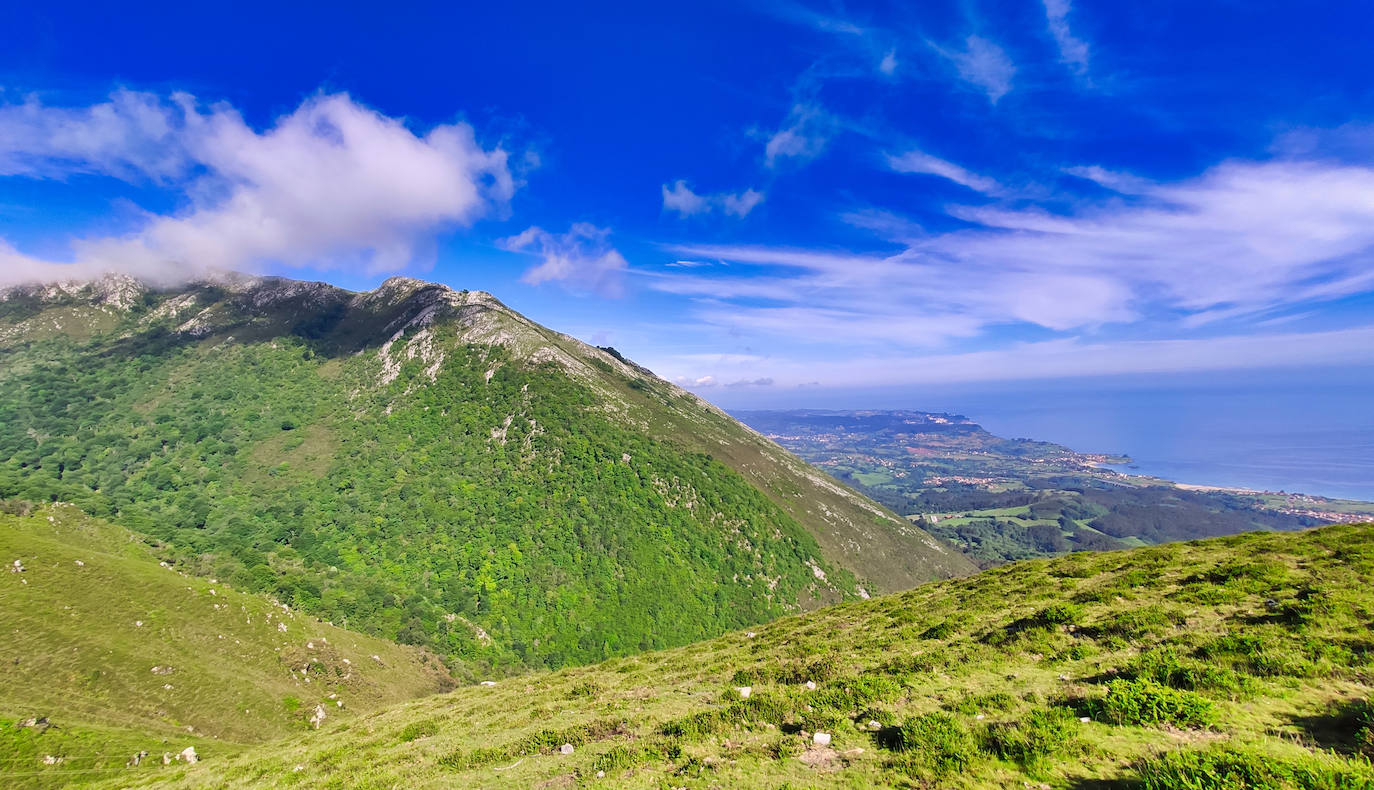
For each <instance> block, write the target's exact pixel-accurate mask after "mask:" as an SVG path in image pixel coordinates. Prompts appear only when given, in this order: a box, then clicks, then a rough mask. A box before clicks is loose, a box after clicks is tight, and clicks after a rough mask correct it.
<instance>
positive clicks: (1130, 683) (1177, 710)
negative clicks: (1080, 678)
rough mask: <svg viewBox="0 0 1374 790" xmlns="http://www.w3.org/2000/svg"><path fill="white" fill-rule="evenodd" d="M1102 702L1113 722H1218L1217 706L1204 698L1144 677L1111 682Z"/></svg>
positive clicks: (1182, 724) (1103, 712)
mask: <svg viewBox="0 0 1374 790" xmlns="http://www.w3.org/2000/svg"><path fill="white" fill-rule="evenodd" d="M1100 705H1101V706H1100V712H1101V715H1102V718H1104V719H1106V720H1107V721H1109V722H1112V723H1113V724H1138V725H1148V724H1173V725H1176V726H1179V727H1210V726H1212V725H1213V724H1216V722H1217V710H1216V706H1215V705H1213V704H1212V703H1211V701H1209V700H1208V699H1206V698H1205V697H1202V696H1199V695H1198V694H1195V693H1193V692H1191V691H1183V690H1180V689H1173V688H1169V687H1168V686H1165V685H1163V684H1162V683H1157V682H1155V681H1153V680H1147V679H1144V678H1137V679H1134V680H1125V679H1122V680H1113V681H1111V682H1110V683H1108V684H1107V694H1106V696H1105V697H1103V698H1102V701H1101V704H1100Z"/></svg>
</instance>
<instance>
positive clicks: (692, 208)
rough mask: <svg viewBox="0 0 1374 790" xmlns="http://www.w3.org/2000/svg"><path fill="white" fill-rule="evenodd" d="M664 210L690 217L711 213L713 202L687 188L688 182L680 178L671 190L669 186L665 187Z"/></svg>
mask: <svg viewBox="0 0 1374 790" xmlns="http://www.w3.org/2000/svg"><path fill="white" fill-rule="evenodd" d="M663 210H664V211H676V212H677V213H679V214H681V215H682V216H684V217H690V216H692V215H693V214H700V213H702V212H705V211H710V210H711V202H710V201H709V200H707V199H706V198H704V197H702V196H701V195H698V194H697V193H695V192H693V191H692V190H691V188H690V187H688V186H687V182H686V181H685V180H683V179H680V178H679V179H678V180H677V183H675V184H673V188H672V189H669V188H668V185H667V184H664V185H663Z"/></svg>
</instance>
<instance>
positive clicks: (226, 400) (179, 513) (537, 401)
mask: <svg viewBox="0 0 1374 790" xmlns="http://www.w3.org/2000/svg"><path fill="white" fill-rule="evenodd" d="M2 296H3V298H0V496H9V497H21V498H24V499H29V500H36V501H48V500H54V499H55V500H61V501H67V502H73V503H76V504H77V505H79V506H80V507H81V508H83V509H84V510H86V511H88V512H90V513H92V514H95V515H98V516H105V517H108V518H110V519H112V520H114V521H115V522H117V523H119V524H121V525H124V526H127V527H129V528H131V529H134V530H136V531H138V532H140V533H142V534H145V535H149V536H152V537H154V538H156V539H159V540H162V541H165V542H167V543H168V544H170V545H171V546H172V547H173V548H174V550H175V551H176V552H177V554H176V556H177V558H178V562H179V563H180V565H181V566H182V567H183V568H185V569H186V570H188V571H190V572H194V573H197V574H200V575H202V576H214V577H217V578H219V579H221V580H223V581H226V582H228V583H229V584H231V585H232V586H234V587H235V588H237V589H241V590H247V591H261V592H267V593H270V594H272V595H275V596H277V597H278V598H280V599H281V600H282V601H283V602H285V603H288V604H290V605H292V606H293V607H296V608H298V609H301V610H303V611H306V612H310V613H313V614H317V615H319V616H321V617H323V618H325V619H329V620H331V621H333V622H337V623H340V624H345V625H347V626H348V627H351V628H357V629H361V630H364V631H367V632H369V633H375V634H379V635H383V636H386V637H390V638H397V639H399V640H401V641H402V642H408V643H414V644H426V645H430V646H432V647H434V648H435V649H437V650H439V651H440V652H442V653H444V654H446V655H451V656H456V657H460V658H462V659H465V661H464V662H463V666H464V667H465V668H466V671H469V672H480V671H482V665H483V664H490V665H494V666H504V665H513V664H524V665H533V666H560V665H563V664H568V663H576V662H586V661H591V660H595V659H599V658H603V657H606V656H611V655H619V654H625V653H630V652H635V651H638V650H644V649H649V648H659V647H665V646H671V645H677V644H683V643H686V642H689V641H692V640H696V639H701V638H706V637H709V636H713V635H715V634H718V633H721V632H722V631H724V630H727V629H730V628H736V627H741V626H745V625H750V624H755V623H759V622H764V621H767V620H769V619H772V618H774V617H776V616H778V615H780V614H783V613H786V612H789V611H795V610H797V609H798V608H802V607H807V606H812V605H817V604H820V603H824V602H833V601H838V600H842V599H845V598H847V597H854V596H856V595H863V594H865V593H864V589H865V588H867V589H869V590H878V591H881V590H893V589H900V588H905V587H909V586H911V585H913V584H916V583H918V582H920V581H924V580H927V579H932V578H939V577H945V576H950V575H956V574H961V573H966V572H968V571H970V570H971V569H972V566H971V564H970V563H969V562H968V561H967V560H966V559H964V558H963V557H962V556H961V555H960V554H958V553H957V552H955V551H953V550H952V549H950V548H948V547H946V546H945V545H944V544H941V543H939V542H937V541H935V540H934V539H932V538H931V537H930V536H929V535H927V534H926V533H924V532H922V531H921V530H919V529H917V528H915V527H914V526H912V525H910V524H906V523H904V522H903V521H902V520H900V519H897V518H895V517H893V516H892V515H891V514H890V513H889V512H888V511H885V510H883V509H882V508H880V507H879V506H877V505H875V504H873V503H872V502H871V501H869V500H867V499H865V498H863V497H861V496H859V495H857V494H855V493H854V492H852V491H850V490H849V489H846V488H844V487H843V486H841V485H839V484H838V483H835V482H834V481H833V480H831V479H829V478H826V477H824V476H823V475H821V474H820V473H818V472H815V471H814V470H812V469H810V468H809V467H807V466H805V465H804V464H803V463H801V462H800V461H798V460H797V459H795V458H794V457H792V456H790V455H788V454H787V453H786V452H784V451H782V450H781V449H780V448H778V447H777V446H776V445H774V444H773V443H772V442H769V441H768V440H766V439H764V438H763V437H761V436H759V435H758V434H756V433H754V432H752V431H749V430H748V429H745V428H744V427H743V426H740V425H739V424H738V423H736V422H735V421H734V420H732V419H731V418H729V417H728V416H726V415H724V414H723V413H721V412H720V411H718V410H716V409H714V408H713V407H711V406H709V405H708V404H706V403H704V402H703V401H701V400H699V399H697V398H695V397H694V396H692V395H690V394H688V393H686V392H683V391H682V390H680V389H678V388H676V387H674V386H672V385H670V384H668V383H667V382H664V381H662V380H660V379H658V378H656V377H654V376H653V375H652V374H650V373H649V372H648V371H646V370H644V369H642V368H639V367H637V366H635V365H633V364H632V363H629V362H627V361H625V360H623V359H621V358H620V357H619V355H618V354H615V353H613V352H610V351H603V350H598V349H594V348H591V347H589V346H586V345H584V344H582V343H580V342H578V341H576V340H573V339H572V338H569V337H567V336H564V335H560V334H558V333H555V332H552V331H550V330H547V329H544V328H543V327H539V326H537V325H535V324H533V323H531V322H530V321H528V320H526V319H525V318H523V317H521V316H519V315H518V314H516V313H514V312H512V311H510V310H509V309H508V308H506V307H504V306H503V305H501V304H500V303H499V302H498V301H496V300H495V299H494V298H492V297H491V296H490V295H488V294H485V293H481V292H476V291H464V292H458V291H452V290H450V289H448V288H445V287H443V286H438V285H432V284H427V283H422V282H419V281H415V280H407V279H402V278H396V279H393V280H388V281H387V282H386V283H385V284H383V285H382V286H381V287H380V288H378V289H377V290H376V291H373V292H370V293H362V294H355V293H351V292H348V291H344V290H341V289H338V288H335V287H332V286H329V285H325V284H321V283H304V282H295V281H290V280H282V279H276V278H252V277H238V276H233V277H224V278H220V279H218V280H216V281H215V282H205V283H198V284H193V285H190V286H185V287H182V288H178V289H176V290H156V289H150V288H148V287H146V286H144V285H143V284H140V283H138V282H135V281H132V280H129V279H127V278H119V277H111V278H107V279H105V280H101V281H98V282H95V283H89V284H65V285H49V286H33V287H24V288H17V289H10V290H9V291H6V292H4V293H3V295H2Z"/></svg>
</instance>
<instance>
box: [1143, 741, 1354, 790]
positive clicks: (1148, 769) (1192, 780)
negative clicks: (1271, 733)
mask: <svg viewBox="0 0 1374 790" xmlns="http://www.w3.org/2000/svg"><path fill="white" fill-rule="evenodd" d="M1137 767H1138V770H1139V772H1140V779H1141V790H1371V788H1374V768H1371V766H1370V764H1369V761H1368V760H1365V759H1363V758H1357V759H1354V760H1344V759H1341V758H1339V757H1336V756H1334V755H1330V754H1307V755H1303V756H1301V757H1295V758H1294V757H1290V758H1286V759H1285V758H1281V757H1277V756H1276V755H1272V754H1265V753H1261V752H1258V751H1255V750H1252V749H1244V748H1237V747H1233V746H1219V747H1213V748H1210V749H1195V750H1188V751H1175V752H1166V753H1164V754H1161V755H1157V756H1154V757H1150V758H1148V759H1146V760H1144V761H1142V762H1141V763H1140V764H1139V765H1138V766H1137Z"/></svg>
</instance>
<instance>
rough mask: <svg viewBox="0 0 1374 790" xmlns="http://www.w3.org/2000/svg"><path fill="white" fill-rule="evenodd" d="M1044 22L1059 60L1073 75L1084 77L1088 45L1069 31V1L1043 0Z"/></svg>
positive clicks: (1086, 68) (1086, 70)
mask: <svg viewBox="0 0 1374 790" xmlns="http://www.w3.org/2000/svg"><path fill="white" fill-rule="evenodd" d="M1044 3H1045V21H1046V23H1047V24H1048V25H1049V28H1050V35H1052V36H1054V43H1055V45H1057V46H1058V47H1059V60H1060V62H1061V63H1063V64H1064V65H1066V66H1068V67H1069V69H1070V70H1072V71H1073V73H1074V74H1077V75H1078V76H1080V77H1086V76H1087V74H1088V43H1087V42H1086V41H1084V40H1083V39H1081V38H1078V37H1077V36H1075V35H1074V34H1073V31H1072V30H1070V29H1069V11H1070V10H1071V8H1072V2H1071V0H1044Z"/></svg>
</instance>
